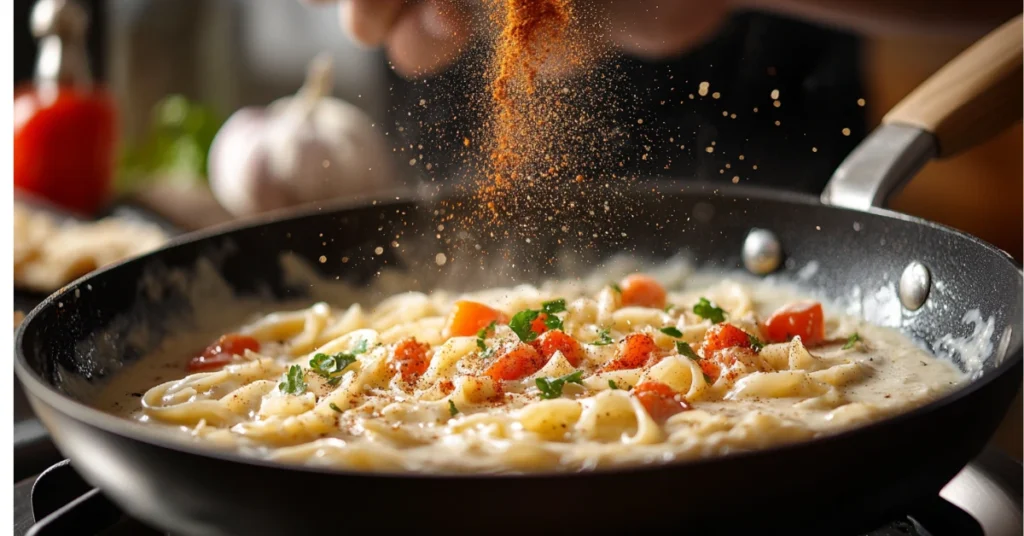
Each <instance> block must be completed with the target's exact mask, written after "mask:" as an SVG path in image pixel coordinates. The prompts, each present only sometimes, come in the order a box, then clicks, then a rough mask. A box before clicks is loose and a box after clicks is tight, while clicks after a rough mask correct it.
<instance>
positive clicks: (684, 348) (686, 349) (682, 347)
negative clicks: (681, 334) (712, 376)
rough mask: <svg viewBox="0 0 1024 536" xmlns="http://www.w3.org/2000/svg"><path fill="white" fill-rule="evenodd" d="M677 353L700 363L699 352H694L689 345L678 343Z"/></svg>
mask: <svg viewBox="0 0 1024 536" xmlns="http://www.w3.org/2000/svg"><path fill="white" fill-rule="evenodd" d="M676 351H677V352H679V355H682V356H685V357H689V358H690V359H692V360H694V361H700V356H699V355H697V352H694V351H693V348H690V345H689V344H688V343H685V342H683V341H676Z"/></svg>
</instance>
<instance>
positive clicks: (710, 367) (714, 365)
mask: <svg viewBox="0 0 1024 536" xmlns="http://www.w3.org/2000/svg"><path fill="white" fill-rule="evenodd" d="M699 364H700V370H702V371H703V372H704V374H707V375H708V378H710V379H711V381H710V382H709V383H715V382H716V381H718V377H719V376H721V375H722V366H721V365H719V364H718V361H717V360H715V359H710V358H705V359H701V360H700V363H699Z"/></svg>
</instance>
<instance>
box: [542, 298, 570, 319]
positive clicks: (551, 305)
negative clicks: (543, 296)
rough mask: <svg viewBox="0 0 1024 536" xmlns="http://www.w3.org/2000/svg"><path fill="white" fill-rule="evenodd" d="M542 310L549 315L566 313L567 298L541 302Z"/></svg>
mask: <svg viewBox="0 0 1024 536" xmlns="http://www.w3.org/2000/svg"><path fill="white" fill-rule="evenodd" d="M540 311H541V312H542V313H547V314H549V315H553V314H555V313H564V312H565V311H566V308H565V299H564V298H559V299H557V300H551V301H546V302H544V303H542V304H540Z"/></svg>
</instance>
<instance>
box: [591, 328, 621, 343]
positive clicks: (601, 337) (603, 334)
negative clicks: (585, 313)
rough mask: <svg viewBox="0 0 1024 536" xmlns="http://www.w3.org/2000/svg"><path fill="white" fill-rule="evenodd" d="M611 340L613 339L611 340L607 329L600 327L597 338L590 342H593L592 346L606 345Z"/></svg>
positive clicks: (611, 341)
mask: <svg viewBox="0 0 1024 536" xmlns="http://www.w3.org/2000/svg"><path fill="white" fill-rule="evenodd" d="M613 342H615V341H613V340H612V335H611V333H610V332H609V331H608V329H602V330H601V331H599V332H597V340H596V341H594V342H592V343H590V344H593V345H594V346H608V345H609V344H612V343H613Z"/></svg>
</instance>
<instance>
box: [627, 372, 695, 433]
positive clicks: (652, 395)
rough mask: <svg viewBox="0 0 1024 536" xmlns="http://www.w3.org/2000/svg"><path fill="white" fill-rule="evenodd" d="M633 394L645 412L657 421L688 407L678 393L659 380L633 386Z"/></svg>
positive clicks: (661, 420)
mask: <svg viewBox="0 0 1024 536" xmlns="http://www.w3.org/2000/svg"><path fill="white" fill-rule="evenodd" d="M633 395H634V396H636V398H637V400H639V401H640V404H642V405H643V406H644V409H646V410H647V414H648V415H650V416H651V418H652V419H654V420H655V421H656V422H659V423H660V422H664V421H665V419H668V418H669V417H671V416H673V415H675V414H676V413H680V412H683V411H686V410H688V409H690V405H689V404H687V403H686V402H685V401H684V400H683V399H682V396H681V395H680V394H679V393H677V392H675V391H673V390H672V388H671V387H669V386H667V385H665V384H663V383H661V382H654V381H646V382H643V383H641V384H639V385H637V386H636V387H634V388H633Z"/></svg>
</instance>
